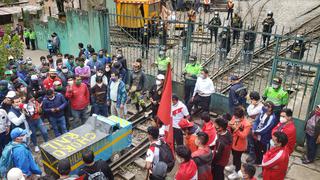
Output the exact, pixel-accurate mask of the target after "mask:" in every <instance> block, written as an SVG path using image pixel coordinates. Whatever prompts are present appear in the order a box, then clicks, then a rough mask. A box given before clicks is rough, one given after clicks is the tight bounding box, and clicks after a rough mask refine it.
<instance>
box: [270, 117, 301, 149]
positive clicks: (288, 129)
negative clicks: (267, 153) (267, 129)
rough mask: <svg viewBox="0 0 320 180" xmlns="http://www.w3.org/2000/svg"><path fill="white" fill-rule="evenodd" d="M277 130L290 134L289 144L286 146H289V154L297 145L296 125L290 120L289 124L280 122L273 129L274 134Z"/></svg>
mask: <svg viewBox="0 0 320 180" xmlns="http://www.w3.org/2000/svg"><path fill="white" fill-rule="evenodd" d="M276 131H281V132H284V133H285V134H286V135H287V136H288V144H287V145H286V147H287V148H288V153H289V155H290V154H291V153H292V152H293V150H294V146H295V145H296V141H297V139H296V127H295V125H294V123H293V121H290V122H288V124H282V123H278V125H276V127H274V128H273V129H272V134H273V133H274V132H276Z"/></svg>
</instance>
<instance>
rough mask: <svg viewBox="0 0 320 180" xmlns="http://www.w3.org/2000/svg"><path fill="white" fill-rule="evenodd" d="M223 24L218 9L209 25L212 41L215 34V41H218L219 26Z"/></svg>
mask: <svg viewBox="0 0 320 180" xmlns="http://www.w3.org/2000/svg"><path fill="white" fill-rule="evenodd" d="M218 26H221V19H220V16H219V12H218V11H216V12H214V16H213V18H212V19H211V20H210V22H209V25H208V29H209V31H210V43H212V37H213V35H214V42H215V43H216V42H217V36H218V30H219V27H218Z"/></svg>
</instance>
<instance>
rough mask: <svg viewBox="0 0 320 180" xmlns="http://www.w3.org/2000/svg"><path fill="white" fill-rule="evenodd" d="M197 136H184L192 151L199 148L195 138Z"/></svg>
mask: <svg viewBox="0 0 320 180" xmlns="http://www.w3.org/2000/svg"><path fill="white" fill-rule="evenodd" d="M196 138H197V136H196V135H195V134H191V135H186V136H185V138H184V141H185V144H186V146H187V147H188V148H189V149H190V151H191V153H193V152H195V151H196V150H198V146H196V143H195V140H196Z"/></svg>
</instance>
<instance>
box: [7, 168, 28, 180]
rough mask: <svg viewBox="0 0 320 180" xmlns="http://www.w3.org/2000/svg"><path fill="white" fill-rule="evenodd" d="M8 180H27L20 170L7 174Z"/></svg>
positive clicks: (11, 170)
mask: <svg viewBox="0 0 320 180" xmlns="http://www.w3.org/2000/svg"><path fill="white" fill-rule="evenodd" d="M7 178H8V180H25V178H24V176H23V173H22V171H21V170H20V169H19V168H12V169H10V170H9V172H8V174H7Z"/></svg>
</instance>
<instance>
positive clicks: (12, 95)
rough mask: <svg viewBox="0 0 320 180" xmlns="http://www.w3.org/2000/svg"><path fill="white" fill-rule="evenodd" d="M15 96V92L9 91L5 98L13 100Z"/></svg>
mask: <svg viewBox="0 0 320 180" xmlns="http://www.w3.org/2000/svg"><path fill="white" fill-rule="evenodd" d="M15 96H16V92H15V91H9V92H8V93H7V95H6V97H7V98H13V97H15Z"/></svg>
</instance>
